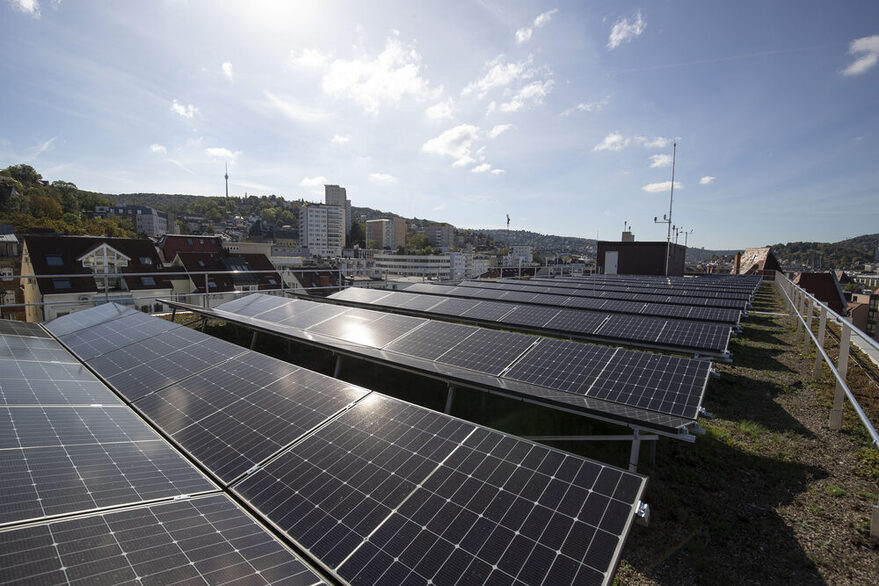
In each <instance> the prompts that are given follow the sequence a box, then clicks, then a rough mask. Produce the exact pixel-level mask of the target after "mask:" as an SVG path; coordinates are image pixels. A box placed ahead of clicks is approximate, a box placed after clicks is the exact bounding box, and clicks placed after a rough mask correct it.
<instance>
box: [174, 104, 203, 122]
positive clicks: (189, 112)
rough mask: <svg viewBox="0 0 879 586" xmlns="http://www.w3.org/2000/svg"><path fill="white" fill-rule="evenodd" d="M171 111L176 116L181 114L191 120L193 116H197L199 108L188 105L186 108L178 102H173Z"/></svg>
mask: <svg viewBox="0 0 879 586" xmlns="http://www.w3.org/2000/svg"><path fill="white" fill-rule="evenodd" d="M171 111H172V112H174V113H176V114H180V115H181V116H183V117H184V118H189V119H191V118H192V117H193V116H195V113H196V112H198V108H196V107H195V106H193V105H192V104H187V105H186V106H184V105H183V104H181V103H179V102H178V101H177V100H174V101H173V102H171Z"/></svg>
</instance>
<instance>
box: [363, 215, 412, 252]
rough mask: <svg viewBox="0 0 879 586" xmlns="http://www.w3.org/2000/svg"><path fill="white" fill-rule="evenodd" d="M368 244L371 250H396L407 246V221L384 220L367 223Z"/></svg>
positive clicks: (396, 219) (397, 219)
mask: <svg viewBox="0 0 879 586" xmlns="http://www.w3.org/2000/svg"><path fill="white" fill-rule="evenodd" d="M366 242H367V245H368V246H369V247H370V248H378V249H383V248H390V249H392V250H396V249H397V248H399V247H401V246H405V245H406V220H404V219H403V218H397V217H394V218H382V219H380V220H367V221H366Z"/></svg>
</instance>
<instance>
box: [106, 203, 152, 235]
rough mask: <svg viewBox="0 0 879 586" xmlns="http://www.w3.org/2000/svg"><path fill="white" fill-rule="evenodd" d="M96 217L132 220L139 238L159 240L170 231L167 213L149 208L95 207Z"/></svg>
mask: <svg viewBox="0 0 879 586" xmlns="http://www.w3.org/2000/svg"><path fill="white" fill-rule="evenodd" d="M94 215H96V216H98V217H101V218H112V217H125V218H130V219H131V220H132V223H133V224H134V229H135V231H136V232H137V235H138V236H147V237H152V238H157V237H159V236H161V235H162V234H165V233H166V232H167V231H168V214H167V212H162V211H159V210H157V209H155V208H151V207H147V206H139V205H124V204H116V205H115V206H95V213H94Z"/></svg>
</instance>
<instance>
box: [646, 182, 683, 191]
mask: <svg viewBox="0 0 879 586" xmlns="http://www.w3.org/2000/svg"><path fill="white" fill-rule="evenodd" d="M683 188H684V185H683V184H682V183H681V182H680V181H675V189H683ZM641 189H643V190H644V191H646V192H647V193H662V192H664V191H669V190H670V189H671V181H661V182H659V183H648V184H647V185H645V186H644V187H642V188H641Z"/></svg>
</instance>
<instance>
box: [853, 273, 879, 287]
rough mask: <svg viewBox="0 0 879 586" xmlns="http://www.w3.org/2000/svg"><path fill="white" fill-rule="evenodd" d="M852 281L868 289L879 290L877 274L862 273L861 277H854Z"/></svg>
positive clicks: (878, 276)
mask: <svg viewBox="0 0 879 586" xmlns="http://www.w3.org/2000/svg"><path fill="white" fill-rule="evenodd" d="M852 280H853V281H854V282H855V283H857V284H858V285H861V286H862V287H865V288H867V289H870V290H873V289H879V275H877V274H875V273H866V274H865V273H861V274H859V275H854V276H853V277H852Z"/></svg>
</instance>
